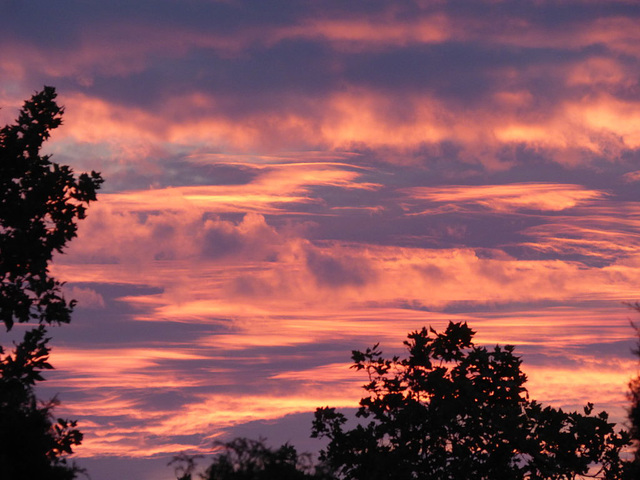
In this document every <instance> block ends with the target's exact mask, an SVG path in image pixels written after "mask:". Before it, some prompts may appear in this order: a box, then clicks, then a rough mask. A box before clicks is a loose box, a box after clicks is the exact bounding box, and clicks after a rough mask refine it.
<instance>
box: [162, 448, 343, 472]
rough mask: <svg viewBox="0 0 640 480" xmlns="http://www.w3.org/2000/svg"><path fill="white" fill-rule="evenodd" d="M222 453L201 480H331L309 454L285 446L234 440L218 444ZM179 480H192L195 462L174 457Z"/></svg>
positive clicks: (185, 458) (190, 458)
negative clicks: (274, 446)
mask: <svg viewBox="0 0 640 480" xmlns="http://www.w3.org/2000/svg"><path fill="white" fill-rule="evenodd" d="M216 445H217V446H218V447H222V449H223V452H222V453H220V454H219V455H217V456H216V457H215V459H214V460H213V463H212V464H211V465H210V466H209V468H207V470H206V471H205V473H204V474H201V475H200V478H202V479H203V480H331V479H332V478H333V477H332V476H331V475H330V474H329V473H327V471H326V469H324V468H323V466H322V465H314V464H313V460H312V458H311V456H310V455H308V454H299V453H298V452H297V451H296V449H295V448H294V447H293V446H291V445H289V444H284V445H282V446H280V447H279V448H270V447H268V446H266V445H265V441H264V440H262V439H261V440H251V439H247V438H236V439H234V440H232V441H230V442H226V443H223V442H217V443H216ZM172 463H178V464H179V465H178V467H177V468H176V474H177V476H178V480H191V479H192V474H193V471H194V469H195V464H194V458H193V457H189V456H184V455H183V456H180V457H176V458H175V459H174V461H173V462H172Z"/></svg>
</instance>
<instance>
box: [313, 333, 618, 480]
mask: <svg viewBox="0 0 640 480" xmlns="http://www.w3.org/2000/svg"><path fill="white" fill-rule="evenodd" d="M474 334H475V332H473V331H472V330H471V329H470V328H469V327H468V326H467V325H466V324H460V323H449V325H448V327H447V329H446V331H445V332H444V333H437V332H436V331H435V330H433V329H429V330H427V329H425V328H423V329H422V330H421V331H416V332H413V333H411V334H410V335H409V336H408V341H405V342H404V343H405V345H406V347H407V348H408V352H409V356H408V358H403V359H400V358H399V357H397V356H396V357H393V358H391V359H385V358H384V357H383V356H382V352H381V351H380V349H379V346H378V345H375V346H374V347H373V348H368V349H367V350H365V351H364V352H361V351H353V360H354V362H355V363H354V365H353V368H355V369H356V370H364V371H365V372H367V374H368V376H369V383H367V384H366V385H365V386H364V389H365V390H366V391H367V394H368V396H366V397H364V398H363V399H362V400H361V401H360V408H359V410H358V413H357V415H358V416H359V417H361V418H363V419H369V421H368V423H364V424H361V425H358V426H356V427H355V428H353V429H351V430H348V429H346V428H345V423H346V417H345V416H344V415H343V414H342V413H339V412H337V411H336V410H335V409H333V408H328V407H327V408H319V409H318V410H317V411H316V414H315V420H314V422H313V431H312V436H313V437H326V438H328V439H329V440H330V442H329V444H328V446H327V448H326V450H324V451H323V452H322V454H321V459H323V460H324V461H326V462H327V463H328V464H329V465H330V466H331V467H332V468H334V469H335V471H336V472H337V475H338V477H339V478H344V479H350V480H365V479H366V480H376V479H385V480H386V479H397V480H404V479H407V480H408V479H416V478H428V479H432V480H454V479H456V480H457V479H475V480H495V479H510V480H516V479H527V480H542V479H545V480H550V479H574V478H581V477H584V478H586V477H589V478H602V479H622V478H625V476H624V475H625V468H626V464H625V462H623V461H622V460H621V458H620V453H621V449H623V448H624V447H625V446H627V445H629V443H630V439H629V435H628V434H627V433H626V432H624V431H621V432H616V431H615V430H614V428H613V427H614V425H613V424H611V423H609V422H608V416H607V414H606V413H605V412H602V413H600V414H598V415H592V410H593V405H592V404H588V405H587V406H586V407H585V408H584V414H583V413H578V412H564V411H563V410H561V409H556V408H552V407H543V406H542V405H540V404H539V403H537V402H535V401H532V400H529V398H528V395H527V392H526V389H525V387H524V384H525V382H526V375H525V374H524V373H522V371H521V370H520V365H521V360H520V358H519V357H517V356H515V355H514V353H513V352H514V347H513V346H505V347H504V348H502V347H499V346H496V347H495V348H494V349H493V350H491V351H490V350H487V349H486V348H484V347H478V346H476V345H475V344H474V343H473V336H474ZM626 478H629V477H626Z"/></svg>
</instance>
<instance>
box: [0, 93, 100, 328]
mask: <svg viewBox="0 0 640 480" xmlns="http://www.w3.org/2000/svg"><path fill="white" fill-rule="evenodd" d="M55 98H56V92H55V89H54V88H53V87H45V88H44V90H42V91H41V92H39V93H36V94H35V95H34V96H33V97H32V98H31V99H30V100H28V101H26V102H25V103H24V106H23V107H22V110H21V111H20V115H19V116H18V119H17V120H16V124H15V125H6V126H5V127H4V128H2V129H1V130H0V279H2V282H1V283H0V320H1V321H2V322H4V324H5V325H6V328H7V330H10V329H11V327H12V326H13V324H14V322H15V321H18V322H27V321H30V320H37V321H39V322H40V323H48V324H51V323H57V324H60V323H68V322H69V320H70V318H71V317H70V315H71V310H72V308H73V302H70V303H67V302H66V300H65V299H64V297H63V296H62V294H61V292H60V287H61V284H60V282H58V281H56V280H55V279H53V278H52V277H51V276H50V275H49V268H48V265H49V262H50V261H51V258H52V255H53V253H54V252H56V251H58V252H61V251H62V249H63V248H64V246H65V245H66V243H67V242H68V241H69V240H71V239H72V238H73V237H75V236H76V228H77V227H76V220H80V219H83V218H84V216H85V212H86V206H87V204H88V203H89V202H91V201H93V200H95V199H96V191H97V189H98V188H99V187H100V184H101V183H102V178H101V177H100V175H99V174H98V173H96V172H91V174H86V173H83V174H81V175H80V176H79V177H78V178H76V177H75V176H74V174H73V171H72V170H71V168H69V167H68V166H66V165H58V164H56V163H53V162H51V161H50V156H49V155H40V149H41V147H42V143H43V142H44V141H45V140H46V139H48V138H49V136H50V132H51V130H52V129H54V128H57V127H58V126H59V125H60V124H61V123H62V114H63V111H64V109H63V108H62V107H59V106H58V105H57V104H56V102H55Z"/></svg>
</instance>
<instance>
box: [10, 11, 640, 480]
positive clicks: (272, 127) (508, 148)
mask: <svg viewBox="0 0 640 480" xmlns="http://www.w3.org/2000/svg"><path fill="white" fill-rule="evenodd" d="M6 10H7V11H6V12H5V15H3V16H2V18H1V19H0V27H1V28H0V45H1V46H2V52H3V55H2V58H1V59H0V78H1V79H2V80H0V105H1V106H2V109H1V110H0V123H3V122H4V123H6V122H10V121H12V119H13V118H14V117H15V115H16V111H17V110H16V109H17V107H18V106H19V105H20V103H21V102H22V101H23V100H24V99H25V98H28V97H29V95H31V93H33V91H35V90H37V89H39V88H41V86H42V85H44V84H46V85H55V86H56V87H57V88H58V91H59V94H60V101H61V103H62V104H64V105H65V108H66V110H65V116H64V125H63V126H62V127H61V128H60V129H59V130H58V131H56V132H55V134H54V135H53V137H52V139H51V141H50V142H49V143H48V145H47V147H46V148H47V151H48V152H49V153H52V154H53V155H54V157H53V158H54V160H56V161H58V162H60V163H68V164H71V165H72V166H73V167H74V169H76V170H77V171H84V170H88V169H95V170H99V171H101V172H102V173H103V175H104V177H105V178H106V183H105V188H104V193H102V194H101V195H100V197H99V201H98V202H97V203H96V204H95V205H93V206H92V207H91V208H90V211H89V216H88V218H87V219H86V220H85V221H83V222H82V224H81V226H80V230H79V237H78V238H77V239H76V240H74V241H73V242H72V244H71V246H70V248H69V249H68V250H67V252H65V254H64V255H60V256H58V257H57V258H56V259H55V262H54V265H53V267H52V271H53V272H54V273H55V274H56V275H58V276H59V277H60V278H61V279H62V280H64V281H66V282H67V286H66V288H67V292H68V295H69V297H73V298H77V299H78V300H79V305H78V309H77V311H76V313H75V317H74V322H73V323H72V324H71V325H70V326H68V327H65V328H64V329H60V330H56V331H55V332H54V338H55V340H54V341H55V342H57V345H55V346H54V353H53V363H54V364H55V365H56V366H57V370H56V371H55V372H54V373H53V374H52V375H50V379H49V381H48V382H47V385H46V389H45V390H44V392H45V393H46V392H51V393H56V392H60V395H61V399H62V401H63V404H62V408H63V409H64V410H63V413H66V414H68V415H69V416H75V417H78V418H80V420H81V425H82V429H83V431H85V432H86V441H85V443H84V445H83V446H82V447H81V448H80V449H79V450H78V454H79V456H80V457H84V458H94V459H95V458H97V457H99V456H104V455H107V456H109V455H112V456H125V457H149V456H156V457H159V458H169V457H170V456H171V455H172V454H174V453H175V452H179V451H206V450H207V449H208V448H209V447H210V444H211V443H210V442H211V439H212V438H214V437H220V436H222V437H224V436H225V435H230V434H232V432H235V431H239V430H238V429H242V428H245V427H243V425H245V426H246V425H248V426H247V427H246V429H245V430H242V431H243V432H246V431H249V432H251V431H252V430H251V428H253V427H252V425H256V424H255V423H253V422H259V421H267V422H276V423H275V424H277V422H280V421H281V422H284V423H282V425H285V424H286V425H289V423H287V421H286V420H283V419H284V418H289V419H291V418H298V417H286V415H289V414H296V413H303V412H307V413H308V412H310V411H312V410H313V409H314V408H315V407H318V406H322V405H329V404H330V405H336V406H345V407H353V406H355V405H356V404H357V401H358V399H359V395H360V392H359V387H360V384H361V383H362V382H363V381H364V379H362V378H359V377H358V376H357V375H356V374H355V373H354V372H353V371H350V370H349V369H348V365H349V352H350V351H351V350H352V349H354V348H364V347H366V346H368V345H370V344H373V343H375V342H378V341H380V342H382V345H383V347H384V348H385V351H387V352H396V353H400V352H401V342H402V340H403V338H404V337H405V335H406V334H407V333H408V332H409V331H411V330H413V329H417V328H420V327H421V326H423V325H433V326H434V327H436V328H442V327H443V326H445V325H446V322H448V321H449V320H454V321H468V322H470V324H471V326H472V327H473V328H475V329H477V330H478V338H479V340H480V341H481V342H484V343H487V344H493V343H502V344H504V343H511V344H515V345H517V346H518V351H520V353H521V354H522V356H523V359H524V368H525V371H526V372H527V373H528V374H529V377H530V380H531V381H530V390H531V395H532V397H534V398H538V399H540V400H543V401H550V402H553V403H554V404H556V405H564V406H568V407H571V408H579V407H580V404H581V403H584V402H586V401H588V400H596V401H597V403H598V405H597V406H598V408H607V409H609V410H611V411H612V412H613V413H614V416H615V418H616V420H621V419H622V418H623V415H624V412H623V408H622V407H623V406H624V404H625V402H626V399H625V396H624V391H625V388H626V383H627V380H628V378H630V377H631V376H632V375H633V374H634V372H635V368H634V361H633V359H632V356H631V354H630V352H629V347H630V345H631V343H632V342H633V338H632V337H633V332H632V331H631V329H630V328H629V327H628V317H632V316H633V313H632V312H630V311H628V310H627V309H626V308H625V307H624V306H623V305H622V302H628V301H634V300H635V299H636V298H637V289H638V285H639V284H640V273H639V272H640V270H639V269H638V267H639V265H640V204H639V203H638V195H637V187H638V180H639V179H640V174H639V173H638V172H639V170H638V160H639V154H640V113H638V112H640V108H639V107H640V86H639V84H638V78H640V38H639V37H640V33H639V30H638V28H637V25H638V21H639V17H640V9H639V8H638V6H637V5H636V2H634V1H611V2H606V4H603V3H602V2H595V1H588V0H582V1H581V0H573V1H569V2H515V1H499V2H495V1H489V0H487V1H457V0H455V1H446V2H427V1H424V2H423V1H399V2H393V3H389V2H379V1H373V2H367V3H366V5H365V4H361V5H360V4H355V3H353V2H351V3H349V4H348V5H347V4H345V3H344V2H335V1H323V2H314V1H312V2H293V1H285V0H277V1H273V2H261V1H257V0H256V1H236V0H234V1H225V2H210V1H199V0H198V1H193V2H187V3H184V2H175V1H169V0H161V1H153V2H151V1H140V2H108V3H102V4H100V3H97V2H85V1H82V2H81V1H71V0H70V1H61V2H53V3H52V2H40V1H36V2H28V3H24V2H9V5H8V6H7V7H6ZM274 428H276V427H274ZM288 428H289V427H288ZM300 430H305V431H308V430H309V429H308V428H306V429H305V428H300ZM293 440H296V439H293ZM114 462H115V460H114ZM114 465H115V463H114ZM168 473H170V472H168ZM91 474H92V476H94V477H95V478H97V479H101V477H100V475H101V473H100V472H95V473H94V472H91ZM105 478H107V477H105ZM140 478H143V477H140Z"/></svg>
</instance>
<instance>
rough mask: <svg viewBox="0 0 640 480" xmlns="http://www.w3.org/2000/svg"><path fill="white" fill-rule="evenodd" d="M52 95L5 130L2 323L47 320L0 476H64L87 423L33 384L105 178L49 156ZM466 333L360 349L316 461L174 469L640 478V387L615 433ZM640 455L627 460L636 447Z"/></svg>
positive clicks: (6, 403) (233, 445) (20, 347)
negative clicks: (59, 410)
mask: <svg viewBox="0 0 640 480" xmlns="http://www.w3.org/2000/svg"><path fill="white" fill-rule="evenodd" d="M55 98H56V94H55V91H54V89H53V88H50V87H45V89H44V90H43V91H42V92H39V93H36V94H35V95H34V96H33V97H32V98H31V99H30V100H29V101H27V102H25V104H24V106H23V108H22V110H21V112H20V115H19V117H18V119H17V120H16V123H15V125H8V126H5V127H4V128H2V129H1V130H0V279H1V282H0V321H2V322H3V323H4V325H5V328H6V330H7V331H9V330H11V328H12V327H13V326H14V324H15V323H16V322H19V323H31V324H36V326H35V327H33V328H32V329H30V330H27V331H26V333H25V335H24V337H23V340H22V341H21V342H19V343H17V344H16V345H15V346H14V349H13V351H12V352H10V353H5V351H4V350H3V349H2V347H0V479H2V480H23V479H24V480H27V479H28V480H33V479H43V480H49V479H51V480H58V479H60V480H66V479H74V478H77V477H78V474H79V473H81V470H80V469H79V468H78V467H77V466H76V465H74V464H73V463H70V462H68V461H67V455H68V454H70V453H72V449H73V447H75V446H77V445H79V444H80V442H81V441H82V433H81V432H80V431H79V430H78V429H77V428H76V427H77V426H76V423H75V422H74V421H70V420H64V419H56V418H55V417H54V416H53V411H54V408H55V405H56V399H51V400H48V401H40V400H38V399H37V398H36V396H35V393H34V387H35V385H36V383H37V382H39V381H42V380H43V377H42V372H43V371H45V370H48V369H51V368H52V366H51V365H50V364H49V363H48V355H49V347H48V341H49V338H48V337H47V330H46V326H47V325H51V324H63V323H68V322H69V321H70V318H71V312H72V309H73V306H74V302H73V301H67V300H65V299H64V297H63V295H62V293H61V284H60V283H59V282H58V281H57V280H55V279H54V278H52V277H51V276H50V274H49V269H48V265H49V263H50V261H51V258H52V255H53V253H54V252H56V251H58V252H61V251H62V250H63V248H64V247H65V245H66V244H67V242H69V241H70V240H71V239H72V238H73V237H74V236H75V235H76V228H77V227H76V224H77V221H78V220H81V219H82V218H84V216H85V212H86V207H87V205H88V204H89V203H90V202H92V201H94V200H95V199H96V191H97V190H98V189H99V187H100V184H101V183H102V178H101V177H100V175H99V174H98V173H95V172H91V173H90V174H81V175H79V176H78V177H76V176H75V175H74V173H73V172H72V170H71V169H70V168H68V167H66V166H61V165H58V164H56V163H53V162H51V161H50V159H49V157H48V156H42V155H40V149H41V147H42V143H43V142H44V141H45V140H46V139H47V138H48V137H49V135H50V131H51V130H52V129H54V128H56V127H58V126H59V125H60V124H61V117H62V113H63V109H62V108H60V107H58V105H57V104H56V102H55ZM474 333H475V332H473V331H472V330H471V329H470V328H469V327H468V326H467V325H466V324H459V323H457V324H456V323H450V324H449V326H448V327H447V328H446V331H444V332H440V333H439V332H436V331H435V330H432V329H426V328H425V329H422V330H420V331H416V332H413V333H411V334H409V336H408V340H407V341H406V342H405V345H406V347H407V356H406V357H405V358H400V357H392V358H385V357H384V356H383V354H382V351H381V350H380V348H379V346H378V345H375V346H373V347H372V348H369V349H367V350H365V351H364V352H361V351H354V352H353V361H354V365H353V367H354V368H355V369H356V370H358V371H360V370H361V371H363V372H364V373H366V375H367V376H368V383H367V384H366V385H365V386H364V390H365V392H366V394H365V396H364V397H363V398H362V399H361V401H360V408H359V410H358V412H357V419H356V420H357V421H356V422H355V426H354V427H353V428H349V427H347V425H348V422H347V418H346V416H345V415H344V414H343V413H341V412H338V411H336V410H335V409H333V408H329V407H325V408H319V409H318V410H317V411H316V413H315V420H314V421H313V425H312V430H311V435H312V436H313V437H317V438H324V439H326V440H327V441H328V445H327V447H326V448H325V449H324V450H323V451H322V452H321V454H320V456H319V458H317V459H315V458H313V457H311V456H310V455H308V454H299V453H298V452H297V451H296V450H295V448H294V447H292V446H290V445H287V444H285V445H283V446H281V447H278V448H271V447H268V446H267V445H266V444H265V442H264V441H263V440H249V439H236V440H233V441H231V442H228V443H223V444H218V445H217V446H218V447H219V448H221V449H222V451H221V453H219V454H217V455H216V456H214V457H213V459H212V460H209V465H208V467H205V469H204V470H203V471H202V472H201V473H199V472H196V470H197V462H198V461H199V460H200V459H199V458H196V457H189V456H184V455H183V456H180V457H177V458H176V459H175V460H174V461H173V462H172V464H173V466H174V468H175V469H176V473H177V476H178V478H179V479H180V480H192V479H194V478H196V476H197V478H201V479H204V480H267V479H269V480H271V479H273V480H278V479H279V480H328V479H349V480H378V479H380V480H382V479H398V480H405V479H406V480H409V479H431V480H458V479H477V480H495V479H514V480H517V479H522V480H543V479H545V480H546V479H554V480H555V479H557V480H564V479H566V480H569V479H578V478H597V479H608V480H631V479H638V478H640V474H639V469H638V465H640V453H639V450H638V441H639V440H640V379H635V380H633V381H632V382H631V383H630V401H631V407H630V410H629V419H630V430H629V432H627V431H624V430H618V429H615V426H614V425H613V424H611V423H609V420H608V415H607V414H606V413H605V412H601V413H594V411H593V405H592V404H588V405H586V406H585V407H584V410H583V411H581V412H565V411H563V410H561V409H556V408H553V407H550V406H543V405H541V404H539V403H538V402H536V401H535V400H531V399H529V397H528V395H527V392H526V389H525V387H524V385H525V382H526V375H525V374H524V373H523V372H522V370H521V360H520V358H519V357H517V356H516V355H515V354H514V348H513V347H511V346H505V347H499V346H496V347H494V348H493V349H487V348H486V347H482V346H477V345H475V344H474V342H473V336H474ZM638 353H639V354H640V352H638ZM629 448H631V455H629V456H628V457H629V458H628V459H627V460H625V459H623V457H624V452H625V449H626V450H628V449H629Z"/></svg>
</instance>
